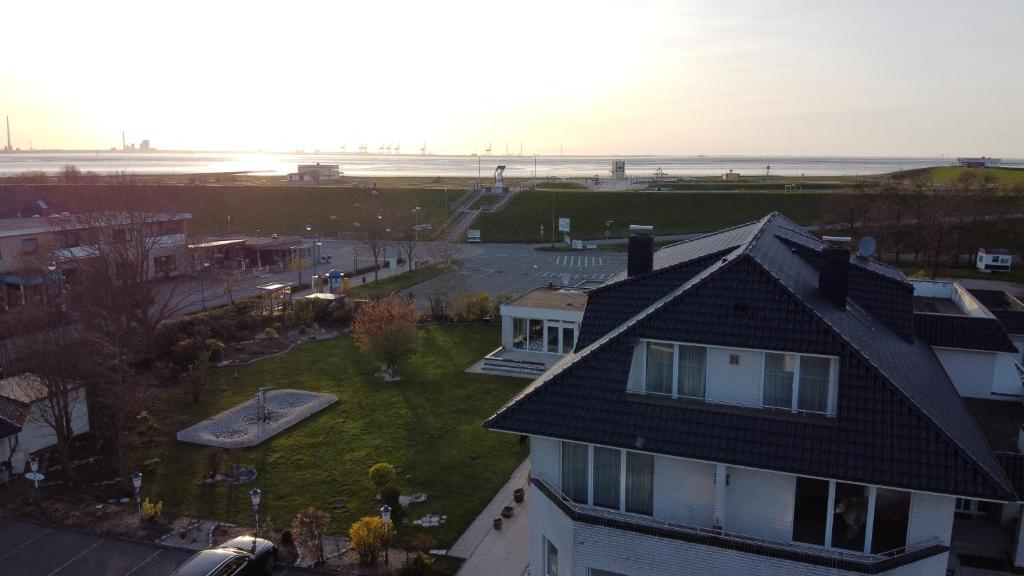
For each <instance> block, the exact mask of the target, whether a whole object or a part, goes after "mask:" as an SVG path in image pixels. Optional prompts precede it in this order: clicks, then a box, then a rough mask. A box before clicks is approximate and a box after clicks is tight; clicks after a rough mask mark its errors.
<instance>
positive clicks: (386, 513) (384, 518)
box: [380, 504, 391, 566]
mask: <svg viewBox="0 0 1024 576" xmlns="http://www.w3.org/2000/svg"><path fill="white" fill-rule="evenodd" d="M380 521H381V522H383V523H384V565H385V566H387V565H388V524H389V523H390V522H391V506H388V505H387V504H385V505H384V506H383V507H381V509H380Z"/></svg>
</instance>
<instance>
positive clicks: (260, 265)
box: [256, 228, 263, 270]
mask: <svg viewBox="0 0 1024 576" xmlns="http://www.w3.org/2000/svg"><path fill="white" fill-rule="evenodd" d="M256 267H257V268H259V269H260V270H263V260H262V259H261V258H260V229H259V228H257V229H256Z"/></svg>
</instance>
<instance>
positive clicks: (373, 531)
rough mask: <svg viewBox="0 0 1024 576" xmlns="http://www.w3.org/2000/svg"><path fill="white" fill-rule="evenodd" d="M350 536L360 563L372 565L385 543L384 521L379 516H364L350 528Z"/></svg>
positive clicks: (350, 542)
mask: <svg viewBox="0 0 1024 576" xmlns="http://www.w3.org/2000/svg"><path fill="white" fill-rule="evenodd" d="M348 537H349V545H350V546H351V547H352V549H353V550H355V552H356V554H358V555H359V563H360V564H362V565H363V566H372V565H374V564H376V563H377V557H378V556H379V555H380V553H381V547H382V546H383V544H384V522H382V521H381V519H380V517H379V516H364V517H362V518H360V519H359V520H357V521H356V523H355V524H352V527H351V528H349V529H348Z"/></svg>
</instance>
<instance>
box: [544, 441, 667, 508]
mask: <svg viewBox="0 0 1024 576" xmlns="http://www.w3.org/2000/svg"><path fill="white" fill-rule="evenodd" d="M565 442H570V441H569V440H559V442H558V462H559V466H558V471H559V472H558V486H559V488H561V486H562V472H561V471H562V466H561V462H562V451H563V450H562V449H563V447H564V446H565ZM574 444H583V442H574ZM601 448H605V449H608V450H618V451H619V507H618V508H607V507H605V506H597V505H595V504H594V462H595V461H594V444H587V502H586V506H589V507H591V508H597V509H599V510H614V511H616V512H620V513H622V514H632V515H633V516H638V517H641V518H653V517H654V511H653V510H652V511H651V514H650V515H648V514H640V513H638V512H629V511H627V510H626V453H627V452H636V451H635V450H626V449H624V448H614V447H612V446H601ZM637 453H638V454H648V455H650V456H653V457H654V468H655V474H657V467H658V457H657V456H656V455H654V454H649V453H647V452H637ZM652 498H653V491H652Z"/></svg>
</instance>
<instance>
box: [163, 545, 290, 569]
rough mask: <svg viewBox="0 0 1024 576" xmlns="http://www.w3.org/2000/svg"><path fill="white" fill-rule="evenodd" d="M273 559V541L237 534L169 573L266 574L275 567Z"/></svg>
mask: <svg viewBox="0 0 1024 576" xmlns="http://www.w3.org/2000/svg"><path fill="white" fill-rule="evenodd" d="M275 562H277V547H276V546H274V543H273V542H270V541H268V540H264V539H262V538H254V537H252V536H239V537H238V538H235V539H233V540H229V541H227V542H225V543H223V544H221V545H220V546H217V547H216V548H210V549H208V550H203V551H202V552H200V553H198V554H196V555H195V556H193V557H192V558H190V559H189V560H188V562H185V563H184V564H182V565H181V566H179V567H178V569H177V570H175V571H174V573H173V574H171V576H257V575H265V574H270V573H271V572H273V571H274V563H275Z"/></svg>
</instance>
